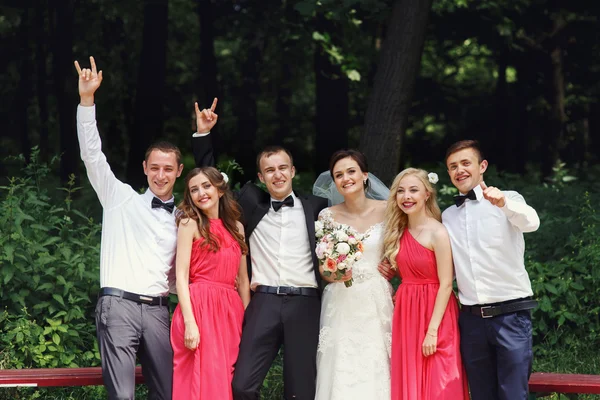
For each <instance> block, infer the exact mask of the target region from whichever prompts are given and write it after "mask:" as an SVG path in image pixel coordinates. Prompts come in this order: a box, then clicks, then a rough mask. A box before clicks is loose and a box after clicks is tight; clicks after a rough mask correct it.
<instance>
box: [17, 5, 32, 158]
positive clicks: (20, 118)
mask: <svg viewBox="0 0 600 400" xmlns="http://www.w3.org/2000/svg"><path fill="white" fill-rule="evenodd" d="M29 27H30V25H29V6H25V7H24V10H23V16H22V18H21V26H20V27H19V42H20V47H21V66H20V68H19V71H20V77H19V90H18V91H17V95H16V98H15V102H14V103H13V115H15V116H16V119H17V121H16V125H17V128H16V130H15V136H16V138H17V140H18V141H19V143H20V146H19V148H20V152H21V154H23V155H24V156H25V157H26V159H27V160H29V155H30V153H31V140H30V139H29V102H30V100H31V97H32V95H33V90H32V86H31V75H32V72H33V71H32V68H31V59H30V57H29V56H30V54H29Z"/></svg>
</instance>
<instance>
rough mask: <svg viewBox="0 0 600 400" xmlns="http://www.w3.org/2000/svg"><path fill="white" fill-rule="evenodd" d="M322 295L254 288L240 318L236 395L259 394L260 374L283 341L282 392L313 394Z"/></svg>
mask: <svg viewBox="0 0 600 400" xmlns="http://www.w3.org/2000/svg"><path fill="white" fill-rule="evenodd" d="M320 314H321V298H320V297H315V296H280V295H276V294H267V293H256V294H255V295H254V296H253V297H252V300H251V301H250V304H249V305H248V308H247V310H246V314H245V318H244V328H243V331H242V340H241V343H240V354H239V356H238V360H237V363H236V365H235V373H234V376H233V383H232V386H233V397H234V399H235V400H258V398H259V392H260V388H261V387H262V383H263V380H264V379H265V376H266V375H267V372H268V371H269V368H270V367H271V364H272V363H273V360H274V359H275V356H277V352H278V351H279V348H280V347H281V345H282V344H283V347H284V354H283V381H284V396H285V399H287V400H292V399H295V400H313V399H314V398H315V385H316V376H317V368H316V356H317V345H318V343H319V317H320Z"/></svg>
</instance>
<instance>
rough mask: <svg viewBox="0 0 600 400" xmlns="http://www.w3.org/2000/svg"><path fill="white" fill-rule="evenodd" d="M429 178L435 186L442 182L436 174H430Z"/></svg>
mask: <svg viewBox="0 0 600 400" xmlns="http://www.w3.org/2000/svg"><path fill="white" fill-rule="evenodd" d="M427 178H428V179H429V182H430V183H433V184H434V185H435V184H436V183H438V181H439V180H440V178H439V177H438V174H436V173H435V172H430V173H428V174H427Z"/></svg>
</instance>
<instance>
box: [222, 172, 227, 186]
mask: <svg viewBox="0 0 600 400" xmlns="http://www.w3.org/2000/svg"><path fill="white" fill-rule="evenodd" d="M221 175H223V180H224V181H225V183H228V182H229V177H228V176H227V174H226V173H225V172H221Z"/></svg>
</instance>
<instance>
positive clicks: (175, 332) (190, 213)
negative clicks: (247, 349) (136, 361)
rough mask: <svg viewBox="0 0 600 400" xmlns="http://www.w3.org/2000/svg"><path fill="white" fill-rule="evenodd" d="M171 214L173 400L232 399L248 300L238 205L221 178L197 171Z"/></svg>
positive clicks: (212, 171)
mask: <svg viewBox="0 0 600 400" xmlns="http://www.w3.org/2000/svg"><path fill="white" fill-rule="evenodd" d="M178 213H179V214H178V216H177V223H178V227H179V230H178V236H177V262H176V273H177V294H178V297H179V305H178V306H177V308H176V309H175V313H174V315H173V322H172V324H171V345H172V347H173V399H174V400H191V399H194V400H200V399H204V400H213V399H219V400H221V399H223V400H226V399H232V398H233V396H232V391H231V380H232V378H233V370H234V365H235V362H236V360H237V356H238V349H239V344H240V338H241V335H242V322H243V319H244V309H245V308H246V306H247V305H248V303H249V301H250V284H249V282H248V271H247V268H246V257H245V254H246V253H247V251H248V248H247V247H246V243H245V241H244V230H243V227H242V225H241V224H240V223H239V222H238V219H239V217H240V211H239V206H238V205H237V203H236V202H235V200H233V196H232V194H231V192H230V191H229V189H228V187H227V182H226V181H225V179H224V176H223V175H222V174H221V173H220V172H219V171H217V170H216V169H215V168H213V167H204V168H196V169H193V170H192V171H191V172H190V173H189V174H188V176H187V177H186V188H185V193H184V199H183V201H182V202H181V204H180V205H179V206H178ZM236 277H238V291H237V292H236V290H235V280H236Z"/></svg>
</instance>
